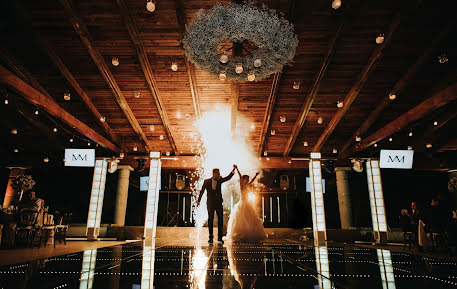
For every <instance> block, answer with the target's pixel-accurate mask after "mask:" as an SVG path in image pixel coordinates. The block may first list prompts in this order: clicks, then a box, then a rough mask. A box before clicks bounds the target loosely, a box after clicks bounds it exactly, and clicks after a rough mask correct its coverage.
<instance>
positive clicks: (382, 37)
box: [376, 33, 384, 44]
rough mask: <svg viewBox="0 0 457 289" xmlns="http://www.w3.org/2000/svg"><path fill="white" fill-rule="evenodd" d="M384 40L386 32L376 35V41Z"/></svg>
mask: <svg viewBox="0 0 457 289" xmlns="http://www.w3.org/2000/svg"><path fill="white" fill-rule="evenodd" d="M383 42H384V34H383V33H380V34H378V36H377V37H376V43H377V44H381V43H383Z"/></svg>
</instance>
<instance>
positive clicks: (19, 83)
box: [0, 66, 121, 153]
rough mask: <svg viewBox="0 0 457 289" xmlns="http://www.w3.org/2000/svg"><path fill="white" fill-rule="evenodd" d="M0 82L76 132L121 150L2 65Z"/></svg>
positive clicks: (115, 149) (113, 149) (116, 150)
mask: <svg viewBox="0 0 457 289" xmlns="http://www.w3.org/2000/svg"><path fill="white" fill-rule="evenodd" d="M0 84H2V85H4V86H6V87H8V88H10V89H12V90H13V91H15V92H17V93H18V94H20V95H21V96H22V97H23V98H24V99H26V100H27V101H29V102H31V103H33V104H34V105H36V106H38V107H40V108H41V109H43V110H44V111H46V112H47V113H49V114H50V115H52V116H53V117H55V118H56V119H59V120H60V121H62V122H63V123H65V124H66V125H68V126H70V127H72V128H74V129H75V130H76V131H77V132H79V133H80V134H82V135H84V136H85V137H87V138H89V139H91V140H92V141H94V142H96V143H98V144H100V145H101V146H103V147H106V148H107V149H110V150H112V151H113V152H115V153H119V152H120V151H121V149H120V148H119V147H117V146H116V145H115V144H113V143H112V142H111V141H109V140H107V139H106V138H104V137H103V136H101V135H100V134H98V133H97V132H96V131H94V130H93V129H91V128H90V127H88V126H87V125H86V124H85V123H83V122H82V121H80V120H79V119H77V118H76V117H74V116H73V115H72V114H70V113H69V112H67V111H66V110H64V109H63V108H62V107H61V106H59V105H58V104H57V103H56V102H55V101H54V99H53V98H52V97H49V95H45V94H43V93H41V92H40V91H38V90H36V89H35V88H33V87H32V86H30V85H29V84H27V83H26V82H25V81H23V80H22V79H20V78H19V77H17V76H16V75H15V74H13V73H12V72H10V71H9V70H7V69H6V68H4V67H3V66H0Z"/></svg>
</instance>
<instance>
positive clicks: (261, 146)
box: [257, 72, 281, 156]
mask: <svg viewBox="0 0 457 289" xmlns="http://www.w3.org/2000/svg"><path fill="white" fill-rule="evenodd" d="M280 80H281V72H278V73H276V74H275V75H274V77H273V83H272V86H271V90H270V95H269V96H268V103H267V108H266V109H265V115H264V117H263V125H262V130H261V132H260V141H259V146H258V149H257V154H258V155H259V156H261V155H262V152H263V149H264V147H265V139H266V137H267V133H268V128H269V127H270V119H271V114H272V113H273V108H274V105H275V102H276V96H277V95H278V89H279V81H280Z"/></svg>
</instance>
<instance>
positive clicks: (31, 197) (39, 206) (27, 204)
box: [18, 191, 44, 212]
mask: <svg viewBox="0 0 457 289" xmlns="http://www.w3.org/2000/svg"><path fill="white" fill-rule="evenodd" d="M18 206H19V208H20V209H29V210H33V211H37V212H41V211H42V210H43V208H44V200H43V199H40V198H37V197H36V192H35V191H29V192H28V194H27V198H25V199H23V200H22V201H21V202H20V203H19V205H18Z"/></svg>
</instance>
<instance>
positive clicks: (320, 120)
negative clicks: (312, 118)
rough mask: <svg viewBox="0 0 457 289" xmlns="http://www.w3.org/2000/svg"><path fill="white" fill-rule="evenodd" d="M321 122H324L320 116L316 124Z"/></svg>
mask: <svg viewBox="0 0 457 289" xmlns="http://www.w3.org/2000/svg"><path fill="white" fill-rule="evenodd" d="M322 122H324V120H323V119H322V117H321V116H319V117H318V118H317V123H318V124H322Z"/></svg>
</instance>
